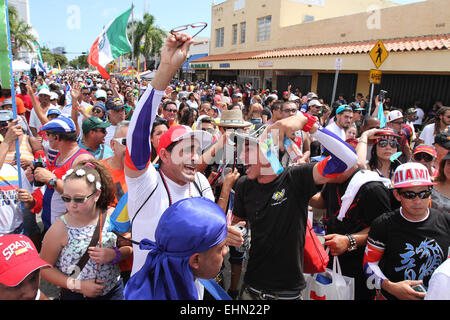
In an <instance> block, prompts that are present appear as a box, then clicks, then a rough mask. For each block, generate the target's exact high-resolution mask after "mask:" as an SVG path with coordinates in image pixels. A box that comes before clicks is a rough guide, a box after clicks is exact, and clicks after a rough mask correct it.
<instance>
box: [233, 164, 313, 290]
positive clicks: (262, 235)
mask: <svg viewBox="0 0 450 320" xmlns="http://www.w3.org/2000/svg"><path fill="white" fill-rule="evenodd" d="M313 167H314V164H308V165H302V166H293V167H289V168H286V169H285V170H284V171H283V173H281V174H280V175H279V176H278V177H277V178H276V179H275V180H274V181H272V182H271V183H268V184H259V183H258V182H257V180H250V179H248V177H247V176H245V177H241V178H240V179H239V180H238V181H237V182H236V186H235V189H236V195H235V201H234V208H233V214H234V215H236V216H237V217H239V218H242V219H246V220H248V221H249V223H250V227H251V247H250V252H249V255H250V258H249V261H248V265H247V271H246V274H245V278H244V282H245V283H246V284H248V285H250V286H252V287H254V288H256V289H260V290H262V289H266V290H302V289H303V288H304V287H305V279H304V277H303V249H304V246H305V230H306V219H307V218H308V216H307V215H308V202H309V199H310V198H311V197H312V196H313V195H314V194H316V193H317V187H316V185H315V184H314V179H313Z"/></svg>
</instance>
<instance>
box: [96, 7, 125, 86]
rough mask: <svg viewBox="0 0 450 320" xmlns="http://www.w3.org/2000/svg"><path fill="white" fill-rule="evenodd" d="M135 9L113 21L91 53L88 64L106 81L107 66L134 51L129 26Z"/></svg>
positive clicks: (107, 75) (97, 40) (98, 39)
mask: <svg viewBox="0 0 450 320" xmlns="http://www.w3.org/2000/svg"><path fill="white" fill-rule="evenodd" d="M132 10H133V7H131V8H130V9H128V10H127V11H125V12H124V13H122V14H121V15H120V16H118V17H117V18H115V19H114V20H112V21H111V22H110V23H109V24H108V25H107V26H106V27H105V28H104V29H103V31H102V33H101V34H100V35H99V36H98V37H97V39H96V40H95V42H94V44H93V45H92V47H91V50H90V51H89V56H88V60H87V62H88V63H89V64H90V65H91V66H94V67H97V70H98V71H99V72H100V74H101V75H102V77H103V78H104V79H109V78H110V76H109V73H108V71H107V70H106V68H105V67H106V65H107V64H108V63H110V62H111V61H113V60H114V59H115V58H117V57H120V56H121V55H123V54H126V53H129V52H131V51H132V47H131V44H130V41H129V40H128V37H127V24H128V19H129V17H130V14H131V11H132Z"/></svg>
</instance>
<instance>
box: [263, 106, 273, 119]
mask: <svg viewBox="0 0 450 320" xmlns="http://www.w3.org/2000/svg"><path fill="white" fill-rule="evenodd" d="M262 114H263V115H266V116H267V120H270V119H271V118H272V111H270V109H269V108H268V107H264V109H263V111H262Z"/></svg>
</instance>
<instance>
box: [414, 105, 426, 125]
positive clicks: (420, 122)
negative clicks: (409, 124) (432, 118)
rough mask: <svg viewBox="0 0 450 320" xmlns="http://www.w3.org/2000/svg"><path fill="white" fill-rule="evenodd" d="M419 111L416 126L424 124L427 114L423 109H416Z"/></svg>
mask: <svg viewBox="0 0 450 320" xmlns="http://www.w3.org/2000/svg"><path fill="white" fill-rule="evenodd" d="M416 111H417V119H416V121H414V124H422V121H423V117H424V116H425V112H423V110H422V109H421V108H416Z"/></svg>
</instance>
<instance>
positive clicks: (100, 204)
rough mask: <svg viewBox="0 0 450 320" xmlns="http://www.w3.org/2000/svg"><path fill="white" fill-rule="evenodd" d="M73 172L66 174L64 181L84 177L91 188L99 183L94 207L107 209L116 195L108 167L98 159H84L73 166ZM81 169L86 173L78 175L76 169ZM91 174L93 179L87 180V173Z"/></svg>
mask: <svg viewBox="0 0 450 320" xmlns="http://www.w3.org/2000/svg"><path fill="white" fill-rule="evenodd" d="M72 169H73V172H72V173H71V174H69V175H67V176H66V178H65V179H64V182H66V181H68V180H74V179H84V180H85V181H86V183H87V184H88V185H92V187H93V189H95V188H96V186H95V183H96V182H100V183H101V194H100V197H99V199H98V201H97V204H96V207H97V208H98V209H100V210H102V211H104V210H107V209H108V207H109V206H111V205H112V204H113V203H114V200H115V197H116V191H115V188H114V183H113V179H112V176H111V173H110V172H109V170H108V168H106V167H105V165H103V164H102V163H101V162H100V161H97V160H84V161H80V163H79V164H78V165H77V166H75V167H74V168H72ZM79 169H83V170H84V171H85V172H86V174H84V175H83V176H78V175H77V174H76V172H77V170H79ZM89 174H92V175H93V176H94V177H95V180H94V181H93V182H92V181H89V180H88V177H87V176H88V175H89Z"/></svg>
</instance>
